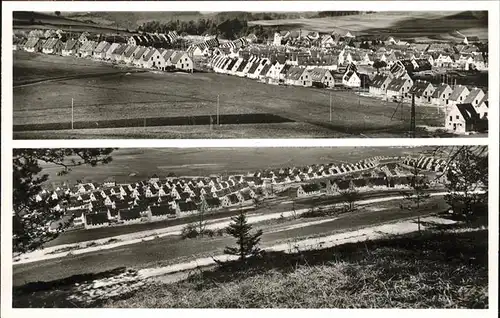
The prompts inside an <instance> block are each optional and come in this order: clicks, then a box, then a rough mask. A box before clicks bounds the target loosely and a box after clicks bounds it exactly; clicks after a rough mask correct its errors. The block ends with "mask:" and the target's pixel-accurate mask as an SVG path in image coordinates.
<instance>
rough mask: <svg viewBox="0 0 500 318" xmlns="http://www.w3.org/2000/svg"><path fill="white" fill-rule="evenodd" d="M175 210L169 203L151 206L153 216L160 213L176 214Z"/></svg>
mask: <svg viewBox="0 0 500 318" xmlns="http://www.w3.org/2000/svg"><path fill="white" fill-rule="evenodd" d="M175 214H176V213H175V210H174V209H172V208H170V206H169V205H162V206H152V207H151V215H152V216H160V215H175Z"/></svg>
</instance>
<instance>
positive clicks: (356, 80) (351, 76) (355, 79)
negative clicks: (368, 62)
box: [342, 70, 361, 87]
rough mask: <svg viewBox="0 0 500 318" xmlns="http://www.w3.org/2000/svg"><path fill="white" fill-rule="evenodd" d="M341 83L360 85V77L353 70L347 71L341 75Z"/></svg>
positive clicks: (350, 85)
mask: <svg viewBox="0 0 500 318" xmlns="http://www.w3.org/2000/svg"><path fill="white" fill-rule="evenodd" d="M342 84H343V85H344V86H347V87H361V79H360V77H359V76H358V74H357V73H356V72H355V71H352V70H350V71H348V72H346V73H345V74H344V75H343V76H342Z"/></svg>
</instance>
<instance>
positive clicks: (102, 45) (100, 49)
mask: <svg viewBox="0 0 500 318" xmlns="http://www.w3.org/2000/svg"><path fill="white" fill-rule="evenodd" d="M110 46H111V44H109V43H108V42H106V41H101V42H99V44H97V46H96V47H95V49H94V52H92V55H93V56H94V58H98V59H102V60H104V59H105V58H106V52H107V50H108V49H109V47H110Z"/></svg>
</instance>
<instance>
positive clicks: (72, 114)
mask: <svg viewBox="0 0 500 318" xmlns="http://www.w3.org/2000/svg"><path fill="white" fill-rule="evenodd" d="M73 122H74V113H73V98H71V130H73Z"/></svg>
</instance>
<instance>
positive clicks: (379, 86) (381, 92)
mask: <svg viewBox="0 0 500 318" xmlns="http://www.w3.org/2000/svg"><path fill="white" fill-rule="evenodd" d="M390 83H391V77H390V76H388V75H382V74H378V75H376V76H375V77H374V78H373V79H372V81H371V83H370V86H369V88H368V92H369V93H370V94H372V95H375V96H385V95H386V90H387V87H388V86H389V84H390Z"/></svg>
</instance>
